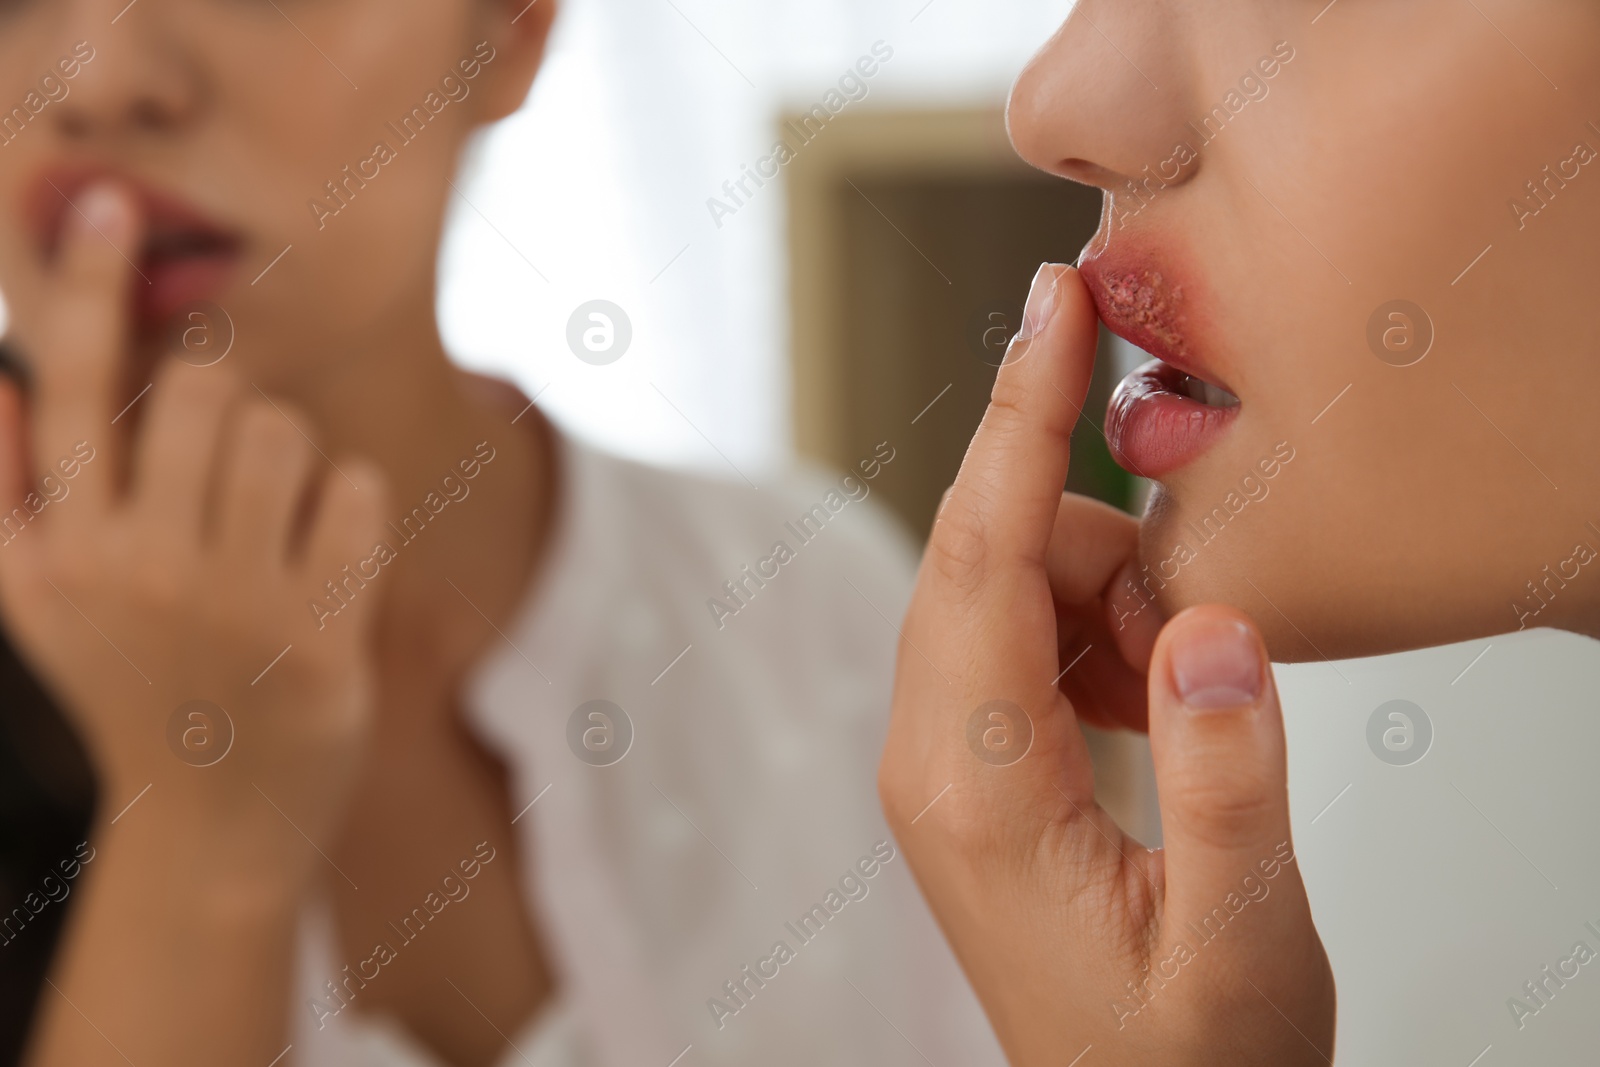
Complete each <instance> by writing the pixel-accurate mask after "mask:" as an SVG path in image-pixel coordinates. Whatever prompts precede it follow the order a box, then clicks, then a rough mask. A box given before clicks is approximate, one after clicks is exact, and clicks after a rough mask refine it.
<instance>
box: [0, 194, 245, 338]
mask: <svg viewBox="0 0 1600 1067" xmlns="http://www.w3.org/2000/svg"><path fill="white" fill-rule="evenodd" d="M102 179H105V180H108V181H111V182H114V183H115V184H117V185H118V186H119V187H120V188H121V189H122V190H123V192H124V193H125V194H126V195H129V196H131V197H132V198H133V199H134V201H135V203H136V204H137V205H138V210H139V215H140V218H141V221H142V225H143V230H144V238H143V243H142V244H141V245H140V247H139V248H137V249H129V248H123V249H119V250H118V251H120V252H121V253H122V254H123V256H124V257H125V258H126V259H128V260H130V261H131V262H132V263H133V265H134V267H135V269H137V271H138V273H137V274H134V275H133V276H132V278H131V281H130V292H131V294H132V300H133V314H134V318H135V321H136V323H137V325H138V326H139V327H140V328H141V329H142V330H146V331H149V330H153V329H156V328H159V327H160V326H161V325H162V324H163V323H165V322H166V321H167V320H168V319H170V318H171V317H172V316H173V315H175V314H177V313H178V312H179V311H181V310H183V309H184V308H185V307H187V306H189V305H191V304H193V303H195V302H196V301H200V300H213V299H215V298H216V297H218V296H219V295H221V294H222V292H223V291H224V290H226V289H227V287H228V284H229V283H230V282H231V281H232V279H233V276H234V273H235V270H236V268H237V266H238V264H239V261H240V258H241V251H242V247H243V241H242V239H241V238H240V237H239V235H238V234H236V233H233V232H230V231H229V230H227V229H225V228H224V227H222V226H220V225H218V224H217V223H215V222H213V221H211V220H210V219H208V218H207V217H206V216H204V215H203V214H202V213H201V212H200V211H199V210H197V209H196V208H194V207H191V206H190V205H188V204H187V203H184V202H183V201H181V200H178V199H176V198H174V197H172V196H169V195H167V194H164V193H160V192H157V191H155V190H153V189H150V188H148V187H145V186H142V185H140V184H139V183H138V182H136V181H134V180H132V179H130V178H128V177H126V176H124V175H121V174H117V173H115V172H112V171H108V170H105V169H103V168H101V169H91V168H80V169H71V170H67V169H61V170H56V171H52V172H48V173H46V174H44V175H41V177H40V179H39V181H38V183H37V185H36V186H34V187H33V188H32V189H31V190H30V192H29V199H28V202H27V203H26V205H25V207H24V210H25V215H26V218H27V221H28V223H29V225H30V228H31V230H32V232H33V234H34V238H35V240H36V241H37V243H38V246H39V249H40V251H41V252H42V253H43V255H44V257H45V258H46V259H47V260H49V259H53V258H54V257H55V254H56V249H57V248H58V247H59V245H60V243H61V237H62V234H63V232H64V230H65V227H66V224H67V221H68V219H69V217H71V216H74V215H76V209H75V208H74V207H73V203H74V202H76V201H77V199H78V198H79V197H80V196H81V195H82V194H83V193H84V192H85V191H87V190H88V188H89V186H90V185H92V184H94V183H95V182H97V181H100V180H102Z"/></svg>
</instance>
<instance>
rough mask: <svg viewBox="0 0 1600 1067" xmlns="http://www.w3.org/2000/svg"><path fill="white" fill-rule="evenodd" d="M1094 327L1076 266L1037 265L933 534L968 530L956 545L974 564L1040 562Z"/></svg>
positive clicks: (1084, 387)
mask: <svg viewBox="0 0 1600 1067" xmlns="http://www.w3.org/2000/svg"><path fill="white" fill-rule="evenodd" d="M1098 327H1099V320H1098V318H1097V316H1096V313H1095V307H1094V302H1093V300H1091V299H1090V296H1089V293H1088V290H1087V289H1086V288H1085V287H1084V284H1083V282H1082V280H1081V279H1080V278H1079V277H1078V272H1077V271H1076V270H1074V269H1073V268H1072V267H1068V266H1062V265H1059V264H1050V263H1047V264H1045V265H1044V266H1042V267H1040V268H1039V273H1038V274H1037V275H1036V276H1035V278H1034V281H1033V289H1032V291H1031V292H1030V293H1029V295H1028V305H1027V309H1026V311H1025V312H1024V315H1023V328H1022V331H1021V332H1020V333H1019V334H1018V335H1017V338H1016V340H1014V341H1013V342H1012V345H1011V349H1010V351H1009V352H1007V354H1006V358H1005V361H1004V362H1003V363H1001V365H1000V372H999V375H998V376H997V377H996V379H995V384H994V391H993V393H992V394H991V396H990V400H989V408H988V410H987V411H986V412H985V413H984V416H983V422H982V423H981V424H980V425H979V427H978V432H977V434H976V436H974V437H973V439H972V444H971V446H970V447H969V448H968V449H967V455H966V458H965V459H964V460H963V461H962V463H961V473H960V474H958V475H957V476H956V483H955V486H954V487H953V488H952V490H951V493H950V497H949V499H948V500H947V501H946V503H945V506H944V507H943V508H942V509H941V511H940V517H939V522H938V524H937V525H936V526H935V528H934V534H933V536H934V539H935V541H937V540H938V539H939V538H940V537H945V538H952V537H960V538H973V539H975V540H976V542H977V545H976V547H977V548H978V549H979V551H978V552H977V553H975V554H974V553H973V552H971V551H964V552H961V553H959V554H960V555H961V556H963V557H964V558H967V559H969V560H972V561H973V562H975V563H977V564H978V565H979V569H980V570H987V569H988V568H990V567H1007V566H1016V565H1021V566H1024V567H1026V566H1035V567H1039V568H1042V567H1043V566H1044V561H1045V555H1046V550H1047V548H1048V546H1049V543H1050V535H1051V531H1052V530H1053V528H1054V526H1055V520H1056V512H1057V509H1058V507H1059V506H1060V502H1061V493H1062V490H1063V488H1064V487H1065V485H1066V481H1067V467H1068V464H1069V462H1070V460H1071V440H1072V431H1073V428H1074V427H1075V426H1076V425H1077V423H1078V418H1079V417H1080V416H1081V415H1082V412H1083V401H1084V396H1085V395H1086V394H1087V392H1088V390H1089V378H1090V376H1091V374H1092V373H1093V371H1094V353H1095V344H1096V341H1097V340H1098V337H1099V328H1098ZM968 547H971V546H968Z"/></svg>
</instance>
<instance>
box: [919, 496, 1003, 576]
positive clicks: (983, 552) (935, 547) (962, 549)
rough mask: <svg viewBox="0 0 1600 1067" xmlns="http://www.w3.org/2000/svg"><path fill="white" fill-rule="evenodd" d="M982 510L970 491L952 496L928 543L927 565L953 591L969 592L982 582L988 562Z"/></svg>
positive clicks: (987, 546)
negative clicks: (954, 589)
mask: <svg viewBox="0 0 1600 1067" xmlns="http://www.w3.org/2000/svg"><path fill="white" fill-rule="evenodd" d="M983 512H984V509H983V508H982V506H981V502H980V500H978V499H974V492H973V491H972V490H971V489H967V490H965V491H956V492H952V493H951V494H950V496H949V498H948V500H947V501H946V502H945V506H944V507H943V508H942V509H941V510H940V512H939V517H938V519H937V520H936V521H935V522H934V527H933V535H932V536H931V537H930V538H929V539H928V550H927V559H928V565H929V567H931V568H932V570H933V572H934V573H935V574H936V575H938V576H939V577H940V578H941V579H943V580H944V581H946V582H948V583H949V584H951V585H952V586H954V587H955V588H956V589H958V590H961V591H970V590H971V589H973V588H975V587H976V586H977V585H978V584H979V583H980V582H981V580H982V578H983V575H984V573H985V572H986V571H987V569H988V563H989V559H990V552H989V538H988V534H987V533H986V531H985V522H984V515H983Z"/></svg>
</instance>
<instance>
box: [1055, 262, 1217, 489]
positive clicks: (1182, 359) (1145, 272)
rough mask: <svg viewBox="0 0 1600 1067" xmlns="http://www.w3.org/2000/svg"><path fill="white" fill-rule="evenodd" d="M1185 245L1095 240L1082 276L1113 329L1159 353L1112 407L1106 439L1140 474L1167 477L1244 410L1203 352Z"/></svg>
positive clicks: (1120, 458) (1120, 388)
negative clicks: (1183, 273) (1183, 269)
mask: <svg viewBox="0 0 1600 1067" xmlns="http://www.w3.org/2000/svg"><path fill="white" fill-rule="evenodd" d="M1174 262H1177V263H1181V262H1182V255H1181V249H1178V250H1169V251H1167V252H1165V253H1163V252H1162V251H1161V250H1159V249H1157V248H1156V247H1154V246H1153V245H1146V244H1140V243H1138V242H1134V243H1123V244H1121V245H1119V246H1117V247H1116V248H1112V247H1111V244H1110V242H1109V241H1104V242H1102V241H1098V240H1097V241H1096V242H1095V243H1093V244H1091V245H1090V247H1089V249H1087V250H1086V251H1085V253H1084V256H1083V259H1082V261H1081V262H1080V264H1079V273H1080V274H1081V276H1082V277H1083V280H1084V282H1085V284H1086V285H1087V286H1088V289H1089V293H1090V295H1091V296H1092V297H1093V298H1094V302H1095V310H1096V311H1097V312H1098V313H1099V315H1100V320H1101V321H1102V322H1104V323H1105V325H1106V328H1107V329H1108V330H1110V331H1111V332H1112V333H1114V334H1116V335H1117V336H1118V337H1121V338H1122V339H1123V340H1125V341H1128V342H1129V343H1131V344H1133V345H1136V346H1137V347H1139V348H1142V349H1144V351H1146V352H1147V353H1149V354H1150V355H1152V356H1155V357H1156V358H1155V359H1153V360H1152V361H1150V362H1149V363H1146V364H1145V365H1144V366H1142V367H1140V368H1139V369H1138V370H1136V371H1134V372H1133V373H1132V374H1130V375H1128V377H1127V378H1126V379H1124V380H1123V382H1122V384H1121V385H1119V386H1118V387H1117V390H1116V392H1115V393H1114V394H1113V395H1112V397H1111V403H1110V405H1109V407H1108V409H1107V411H1106V443H1107V444H1108V445H1110V447H1111V454H1112V456H1113V458H1115V459H1116V461H1117V462H1118V463H1119V464H1121V465H1122V466H1123V467H1125V468H1126V469H1128V470H1129V471H1131V472H1132V473H1134V474H1138V475H1142V476H1144V477H1146V478H1160V477H1162V476H1164V475H1166V474H1168V473H1170V472H1172V471H1175V470H1177V469H1178V468H1179V467H1182V466H1184V465H1185V464H1187V463H1189V462H1190V461H1191V460H1193V459H1195V458H1196V457H1198V456H1199V455H1200V453H1201V452H1203V451H1204V450H1205V449H1206V448H1208V447H1210V446H1211V444H1212V443H1213V442H1215V441H1216V440H1217V439H1218V438H1219V437H1220V436H1221V435H1222V433H1224V432H1225V431H1226V430H1227V428H1228V426H1229V425H1231V424H1232V423H1233V420H1234V419H1235V418H1237V417H1238V414H1239V399H1238V397H1237V396H1235V395H1234V394H1233V393H1232V392H1230V391H1229V387H1228V386H1227V385H1225V384H1224V383H1223V382H1222V379H1221V377H1220V376H1218V375H1214V374H1212V373H1211V372H1210V371H1209V370H1208V368H1207V366H1206V364H1205V363H1204V361H1203V358H1202V355H1200V354H1197V352H1196V348H1197V347H1199V346H1197V345H1196V343H1195V335H1196V333H1197V331H1198V329H1199V327H1197V326H1196V324H1195V323H1194V322H1193V321H1192V319H1193V311H1194V309H1193V307H1192V306H1191V305H1192V304H1193V293H1192V292H1189V291H1188V288H1189V287H1187V286H1185V285H1184V284H1183V282H1182V281H1181V279H1180V273H1179V272H1178V271H1175V270H1174V269H1173V265H1174Z"/></svg>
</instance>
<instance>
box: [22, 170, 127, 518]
mask: <svg viewBox="0 0 1600 1067" xmlns="http://www.w3.org/2000/svg"><path fill="white" fill-rule="evenodd" d="M139 229H140V220H139V217H138V211H137V209H136V207H135V206H134V204H133V203H132V201H131V200H130V198H129V197H128V195H127V194H126V193H124V192H123V191H121V190H119V189H118V188H116V187H115V186H111V185H104V184H102V185H97V186H94V187H92V188H90V189H89V190H88V192H86V193H85V194H84V195H83V196H81V197H79V198H78V201H77V202H76V203H74V204H73V211H72V212H71V214H70V217H69V219H68V222H67V225H66V232H65V234H64V235H63V242H62V245H61V250H60V252H59V255H58V259H57V264H56V269H55V276H54V279H53V282H52V285H51V289H50V291H49V292H48V293H47V294H46V301H47V310H46V312H45V315H44V323H43V326H44V332H43V334H42V336H41V337H40V338H39V344H38V350H37V352H36V353H35V356H34V363H33V373H34V383H35V400H34V404H35V420H34V425H35V432H36V457H35V458H36V459H37V460H38V462H40V463H53V462H55V461H56V459H57V458H58V457H60V456H65V455H67V454H69V453H71V452H72V451H73V450H74V448H75V447H77V445H78V444H80V443H82V442H87V443H88V444H89V445H91V446H93V447H95V448H97V449H101V450H103V451H105V452H110V451H111V450H112V449H111V444H112V441H111V438H112V437H113V435H114V434H115V432H116V428H115V427H113V426H112V419H113V417H114V416H115V415H116V412H115V411H114V410H113V409H114V407H115V406H116V405H115V400H116V396H117V391H118V386H119V384H120V375H121V372H122V368H123V366H124V356H125V353H126V348H127V346H128V344H129V327H128V286H129V280H130V279H131V278H133V276H134V270H135V268H134V267H133V266H132V264H131V263H130V262H129V260H128V259H127V257H126V254H125V253H124V251H123V249H131V248H133V247H135V245H136V243H137V241H138V240H139ZM110 467H111V464H108V463H99V464H94V465H93V467H92V468H90V469H86V470H85V471H84V474H83V477H82V478H81V479H80V483H79V488H80V491H81V492H85V493H86V494H87V495H89V496H97V495H104V494H105V493H106V492H108V491H109V484H110V483H109V478H110V474H111V471H110Z"/></svg>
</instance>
